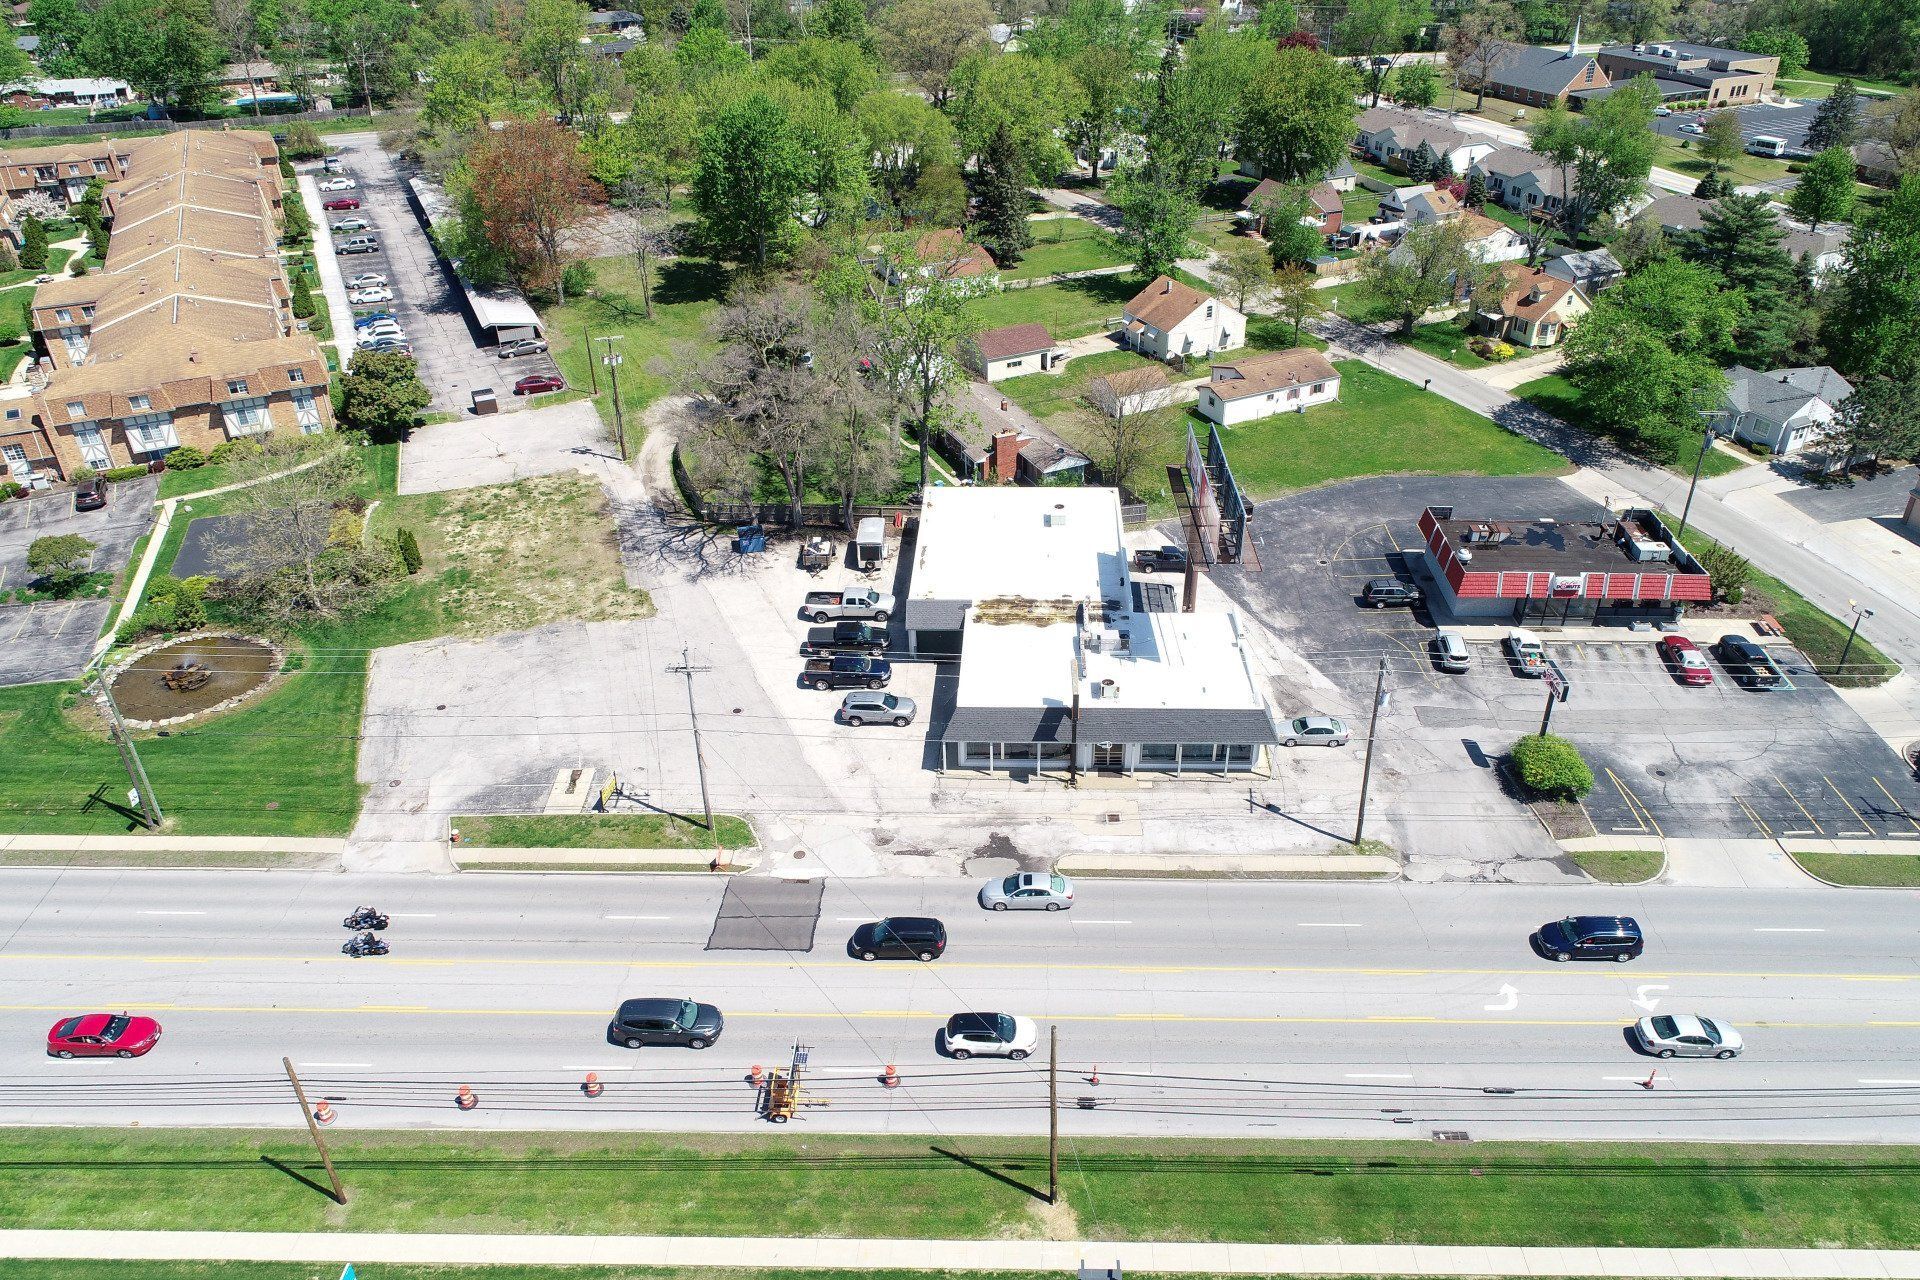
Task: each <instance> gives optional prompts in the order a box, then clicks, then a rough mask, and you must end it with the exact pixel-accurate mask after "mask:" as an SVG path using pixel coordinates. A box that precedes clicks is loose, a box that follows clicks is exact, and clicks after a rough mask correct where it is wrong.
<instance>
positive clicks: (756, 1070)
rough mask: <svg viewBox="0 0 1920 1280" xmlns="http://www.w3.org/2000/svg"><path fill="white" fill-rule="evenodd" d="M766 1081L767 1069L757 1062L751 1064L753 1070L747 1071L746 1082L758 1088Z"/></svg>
mask: <svg viewBox="0 0 1920 1280" xmlns="http://www.w3.org/2000/svg"><path fill="white" fill-rule="evenodd" d="M766 1082H767V1069H766V1068H765V1067H763V1066H761V1065H760V1064H759V1063H757V1062H756V1063H754V1064H753V1070H752V1071H749V1072H748V1073H747V1083H748V1084H750V1085H752V1086H753V1087H754V1088H756V1089H758V1088H760V1087H761V1086H762V1085H764V1084H765V1083H766Z"/></svg>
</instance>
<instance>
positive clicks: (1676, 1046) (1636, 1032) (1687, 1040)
mask: <svg viewBox="0 0 1920 1280" xmlns="http://www.w3.org/2000/svg"><path fill="white" fill-rule="evenodd" d="M1633 1038H1634V1039H1636V1040H1638V1041H1639V1042H1640V1047H1641V1048H1642V1049H1645V1050H1646V1051H1647V1052H1648V1053H1650V1054H1652V1055H1653V1056H1654V1057H1656V1058H1737V1057H1739V1056H1740V1050H1741V1048H1742V1044H1741V1040H1740V1033H1739V1032H1738V1031H1735V1030H1734V1029H1733V1028H1732V1027H1730V1026H1728V1025H1727V1024H1726V1023H1724V1022H1715V1021H1714V1020H1713V1019H1712V1018H1699V1017H1695V1016H1694V1015H1692V1014H1690V1013H1676V1014H1665V1013H1661V1014H1655V1015H1654V1016H1653V1017H1651V1018H1642V1019H1640V1021H1638V1022H1636V1023H1634V1024H1633Z"/></svg>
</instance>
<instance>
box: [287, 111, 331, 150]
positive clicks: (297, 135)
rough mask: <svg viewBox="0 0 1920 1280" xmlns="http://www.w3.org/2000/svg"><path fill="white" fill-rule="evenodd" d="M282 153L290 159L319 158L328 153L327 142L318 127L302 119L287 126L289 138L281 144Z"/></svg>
mask: <svg viewBox="0 0 1920 1280" xmlns="http://www.w3.org/2000/svg"><path fill="white" fill-rule="evenodd" d="M280 154H281V155H282V156H283V157H285V158H286V159H288V160H318V159H320V158H321V157H323V156H325V155H326V154H327V144H326V143H325V142H324V141H322V140H321V138H320V131H319V130H318V129H316V128H314V127H313V126H312V125H311V124H308V123H307V122H306V121H304V120H301V121H297V122H296V123H294V124H290V125H288V126H287V140H286V141H285V142H283V143H281V144H280Z"/></svg>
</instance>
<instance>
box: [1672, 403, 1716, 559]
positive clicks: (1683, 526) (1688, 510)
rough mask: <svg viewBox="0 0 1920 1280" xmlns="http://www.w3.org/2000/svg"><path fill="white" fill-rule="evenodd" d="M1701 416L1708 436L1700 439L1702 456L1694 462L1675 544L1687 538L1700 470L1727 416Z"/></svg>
mask: <svg viewBox="0 0 1920 1280" xmlns="http://www.w3.org/2000/svg"><path fill="white" fill-rule="evenodd" d="M1700 416H1701V417H1702V418H1705V419H1706V420H1707V425H1706V434H1705V435H1703V436H1702V437H1701V438H1700V456H1699V457H1697V458H1695V459H1694V460H1693V479H1692V481H1690V482H1689V483H1688V485H1687V505H1686V506H1684V507H1682V508H1680V531H1679V532H1678V533H1676V534H1674V535H1673V540H1674V541H1675V542H1678V541H1680V539H1682V538H1684V537H1686V536H1687V517H1688V516H1690V515H1692V514H1693V491H1694V489H1695V488H1696V487H1698V486H1699V484H1700V468H1701V467H1703V466H1705V465H1706V463H1707V450H1709V449H1711V448H1713V441H1714V437H1715V435H1716V434H1718V433H1716V432H1715V431H1714V427H1715V425H1717V424H1718V423H1719V421H1720V419H1722V418H1724V417H1726V416H1727V411H1726V410H1725V409H1702V410H1700Z"/></svg>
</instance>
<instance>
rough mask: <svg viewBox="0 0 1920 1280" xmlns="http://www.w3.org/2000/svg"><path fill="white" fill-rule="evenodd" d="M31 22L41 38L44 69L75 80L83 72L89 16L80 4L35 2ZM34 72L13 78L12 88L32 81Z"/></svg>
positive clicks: (76, 1) (56, 0) (30, 10)
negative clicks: (81, 55)
mask: <svg viewBox="0 0 1920 1280" xmlns="http://www.w3.org/2000/svg"><path fill="white" fill-rule="evenodd" d="M27 20H28V21H29V22H30V23H32V24H33V34H34V35H36V36H38V37H40V68H41V70H42V72H43V73H44V74H46V75H50V76H73V75H77V74H78V73H79V72H80V70H81V64H80V60H79V58H78V56H77V55H78V53H79V50H80V42H81V40H82V39H83V38H84V37H85V35H86V27H87V13H86V11H85V10H84V9H82V8H81V7H80V2H79V0H32V3H31V4H29V5H28V6H27ZM31 74H32V73H31V72H28V73H27V74H25V75H21V76H17V77H14V78H10V79H8V80H7V81H6V83H8V84H14V83H16V82H17V81H18V80H24V79H28V78H30V76H31Z"/></svg>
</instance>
